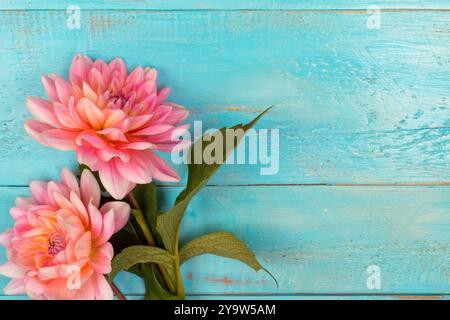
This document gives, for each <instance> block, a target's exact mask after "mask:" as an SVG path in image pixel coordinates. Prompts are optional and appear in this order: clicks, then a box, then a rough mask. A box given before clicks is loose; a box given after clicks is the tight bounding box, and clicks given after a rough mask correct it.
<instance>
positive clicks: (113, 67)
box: [108, 58, 127, 79]
mask: <svg viewBox="0 0 450 320" xmlns="http://www.w3.org/2000/svg"><path fill="white" fill-rule="evenodd" d="M108 66H109V70H110V71H111V72H112V71H118V72H119V74H120V75H121V76H123V78H124V79H125V77H126V76H127V67H126V65H125V63H124V62H123V60H122V59H120V58H115V59H114V60H113V61H111V62H110V63H109V65H108Z"/></svg>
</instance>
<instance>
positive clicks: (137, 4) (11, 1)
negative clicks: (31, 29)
mask: <svg viewBox="0 0 450 320" xmlns="http://www.w3.org/2000/svg"><path fill="white" fill-rule="evenodd" d="M73 5H77V6H79V7H80V8H82V9H84V10H90V9H101V10H105V9H116V10H117V9H123V10H126V9H139V10H249V9H250V10H318V9H322V10H324V9H328V10H330V9H331V10H333V9H363V10H365V9H367V8H368V7H369V6H379V7H380V8H384V9H446V8H449V7H450V6H449V3H448V2H447V1H445V0H428V1H426V0H395V1H393V0H276V1H274V0H195V1H185V0H166V1H155V0H139V1H124V0H106V1H105V0H97V1H90V0H78V1H71V0H59V1H39V0H23V1H15V0H3V1H2V2H1V3H0V10H1V9H8V10H33V9H41V10H45V9H54V10H55V9H57V10H65V9H66V8H67V7H69V6H73Z"/></svg>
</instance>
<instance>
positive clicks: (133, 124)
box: [128, 114, 153, 131]
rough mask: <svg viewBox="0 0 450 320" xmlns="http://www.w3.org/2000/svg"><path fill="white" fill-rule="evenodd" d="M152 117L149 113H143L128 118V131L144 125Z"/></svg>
mask: <svg viewBox="0 0 450 320" xmlns="http://www.w3.org/2000/svg"><path fill="white" fill-rule="evenodd" d="M152 117H153V115H151V114H143V115H140V116H137V117H134V118H131V119H130V125H129V127H128V130H129V131H132V130H136V129H139V128H141V127H142V126H144V125H145V124H146V123H147V122H148V121H149V120H150V119H151V118H152Z"/></svg>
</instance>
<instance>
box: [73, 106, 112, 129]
mask: <svg viewBox="0 0 450 320" xmlns="http://www.w3.org/2000/svg"><path fill="white" fill-rule="evenodd" d="M77 110H78V113H79V114H80V116H81V118H82V119H83V120H84V121H86V122H89V123H90V124H91V126H92V127H93V128H94V129H100V128H101V127H102V125H103V123H104V122H105V119H106V117H105V115H104V114H103V112H102V111H101V110H100V109H99V108H98V107H97V106H96V105H95V104H94V103H92V101H90V100H89V99H87V98H82V99H80V101H78V104H77Z"/></svg>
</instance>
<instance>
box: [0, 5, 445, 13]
mask: <svg viewBox="0 0 450 320" xmlns="http://www.w3.org/2000/svg"><path fill="white" fill-rule="evenodd" d="M379 10H380V11H381V12H386V13H389V12H393V13H395V12H407V13H408V12H450V7H449V8H386V9H383V8H380V9H379ZM0 11H3V12H23V11H35V12H40V11H41V12H50V11H63V12H65V11H66V8H61V9H54V8H51V9H26V8H24V9H0ZM81 11H85V12H88V11H92V12H102V11H125V12H126V11H133V12H305V13H308V12H311V13H314V12H323V13H342V14H352V13H353V14H367V9H357V8H341V9H152V8H147V9H136V8H135V9H133V8H130V9H119V8H109V9H108V8H102V9H99V8H97V9H93V8H91V9H83V8H81Z"/></svg>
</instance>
